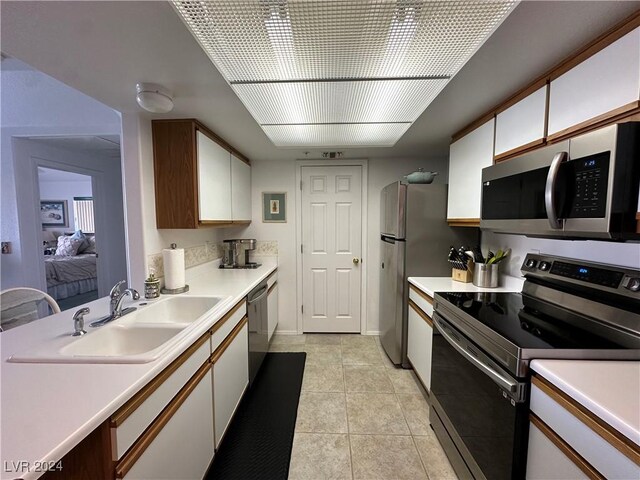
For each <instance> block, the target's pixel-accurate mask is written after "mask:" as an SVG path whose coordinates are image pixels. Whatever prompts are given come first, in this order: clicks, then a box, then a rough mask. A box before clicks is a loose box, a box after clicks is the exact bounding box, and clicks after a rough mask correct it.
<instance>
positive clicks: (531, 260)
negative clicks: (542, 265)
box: [525, 258, 538, 268]
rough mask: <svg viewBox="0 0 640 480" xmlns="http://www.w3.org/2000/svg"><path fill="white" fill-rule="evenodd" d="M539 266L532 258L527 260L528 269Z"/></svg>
mask: <svg viewBox="0 0 640 480" xmlns="http://www.w3.org/2000/svg"><path fill="white" fill-rule="evenodd" d="M537 264H538V262H536V261H535V260H534V259H533V258H530V259H529V260H527V263H526V264H525V265H526V267H527V268H536V265H537Z"/></svg>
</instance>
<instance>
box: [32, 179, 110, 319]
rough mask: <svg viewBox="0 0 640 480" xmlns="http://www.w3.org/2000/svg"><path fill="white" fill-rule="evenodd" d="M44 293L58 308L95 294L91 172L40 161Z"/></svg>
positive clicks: (95, 296)
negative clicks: (64, 168)
mask: <svg viewBox="0 0 640 480" xmlns="http://www.w3.org/2000/svg"><path fill="white" fill-rule="evenodd" d="M38 184H39V190H40V221H41V222H42V249H43V254H44V265H45V269H44V272H45V282H46V286H47V293H48V294H49V295H51V297H53V298H54V299H55V300H56V302H57V303H58V305H59V306H60V309H61V310H67V309H70V308H73V307H76V306H78V305H82V304H83V303H87V302H90V301H93V300H96V299H97V298H98V278H99V277H98V264H97V257H98V253H97V251H96V229H95V215H94V208H93V188H92V178H91V176H89V175H83V174H79V173H74V172H70V171H65V170H58V169H54V168H46V167H38Z"/></svg>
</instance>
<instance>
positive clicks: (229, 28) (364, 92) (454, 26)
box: [173, 0, 517, 146]
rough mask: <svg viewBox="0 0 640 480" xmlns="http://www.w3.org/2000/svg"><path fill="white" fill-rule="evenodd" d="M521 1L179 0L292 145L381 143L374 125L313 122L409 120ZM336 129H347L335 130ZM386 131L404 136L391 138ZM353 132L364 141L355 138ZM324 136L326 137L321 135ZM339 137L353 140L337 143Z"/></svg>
mask: <svg viewBox="0 0 640 480" xmlns="http://www.w3.org/2000/svg"><path fill="white" fill-rule="evenodd" d="M516 3H517V2H515V1H512V0H506V1H469V0H453V1H437V0H436V1H424V0H362V1H345V0H288V1H287V0H214V1H183V0H173V4H174V6H175V8H176V10H177V11H178V13H179V15H180V16H181V17H182V19H183V21H184V22H185V23H186V25H187V26H188V28H189V29H190V30H191V32H192V34H193V35H194V36H195V37H196V39H197V40H198V42H199V43H200V45H201V46H202V48H203V49H204V50H205V52H206V53H207V55H208V56H209V58H210V59H211V60H212V61H213V63H214V64H215V65H216V67H217V68H218V69H219V70H220V72H221V73H222V75H223V76H224V77H225V79H226V80H227V81H228V82H229V84H230V85H231V86H232V88H233V90H234V92H235V93H236V95H238V97H239V98H240V100H241V101H242V102H243V103H244V105H245V106H246V107H247V109H248V110H249V112H250V113H251V114H252V115H253V117H254V118H255V119H256V121H257V122H258V123H259V124H260V125H261V126H263V129H264V131H265V133H267V135H268V136H269V138H270V139H271V140H272V141H273V142H274V144H275V145H276V146H290V145H291V142H293V141H294V138H300V139H302V138H305V139H307V140H308V141H309V142H314V145H318V146H328V145H339V146H348V145H349V144H351V143H353V144H355V145H358V146H361V145H364V144H365V143H366V144H367V145H368V146H375V145H376V142H373V143H371V137H370V133H371V132H373V131H377V130H375V129H374V128H372V127H365V128H362V129H354V128H347V127H344V126H343V127H339V126H338V125H334V126H333V128H332V129H320V128H317V127H318V125H319V124H327V123H334V124H337V123H343V124H349V123H358V122H362V123H364V122H370V123H376V122H377V123H380V124H385V125H386V126H387V127H389V125H391V124H392V122H408V123H409V124H410V123H412V122H413V121H415V120H416V119H417V118H418V116H419V115H421V114H422V112H424V110H425V109H426V108H427V106H428V105H429V103H430V102H431V101H432V100H433V99H434V98H435V97H436V96H437V94H438V93H439V92H440V91H441V90H442V89H443V88H444V86H445V85H446V83H447V81H448V80H447V79H449V78H450V77H451V76H452V75H454V74H455V73H456V72H457V71H458V70H459V69H460V68H461V67H462V65H464V63H465V62H466V61H467V60H468V59H469V58H470V57H471V55H472V54H473V53H474V52H475V51H476V49H477V48H478V47H479V46H480V45H481V44H482V43H483V42H484V41H485V40H486V38H487V37H488V36H489V35H490V34H491V33H492V32H493V31H494V29H495V28H496V27H497V26H498V25H499V24H500V23H501V22H502V21H503V20H504V18H506V16H507V15H508V14H509V13H510V12H511V10H512V9H513V7H514V5H515V4H516ZM434 77H435V78H439V79H437V80H436V79H434ZM390 78H393V79H395V80H393V81H392V80H389V79H390ZM337 80H342V82H338V81H337ZM396 81H397V82H398V83H392V82H396ZM276 82H285V83H280V84H279V83H276ZM303 82H307V83H303ZM402 82H404V83H402ZM358 83H361V85H358ZM291 124H300V125H305V128H300V129H298V130H296V131H295V133H292V132H293V130H290V129H289V130H287V129H277V128H267V126H269V127H271V126H275V125H289V126H290V125H291ZM311 125H314V127H315V128H317V130H316V131H315V133H312V128H311ZM402 125H403V126H402V128H395V127H393V128H392V127H389V128H384V129H381V130H379V131H378V133H379V134H380V135H381V136H380V141H379V142H378V143H377V144H378V145H380V146H386V145H393V144H395V142H396V141H397V140H398V139H399V138H400V136H401V135H402V134H403V133H404V132H405V131H406V130H407V129H408V126H404V123H403V124H402ZM340 128H342V129H343V133H340V134H338V133H337V131H338V130H339V129H340ZM283 132H288V133H286V134H285V133H283ZM390 132H395V133H396V134H398V133H399V135H400V136H398V137H397V138H395V139H390V137H389V138H388V135H390ZM348 133H349V134H352V135H364V136H365V137H366V138H361V139H350V138H347V134H348ZM322 135H328V136H327V137H326V138H324V139H320V136H322ZM338 137H339V138H345V139H346V140H345V141H346V142H347V143H345V144H342V145H341V144H339V143H335V142H336V141H337V140H336V138H338ZM278 139H280V140H281V141H282V143H279V140H278ZM299 146H310V144H309V143H300V145H299Z"/></svg>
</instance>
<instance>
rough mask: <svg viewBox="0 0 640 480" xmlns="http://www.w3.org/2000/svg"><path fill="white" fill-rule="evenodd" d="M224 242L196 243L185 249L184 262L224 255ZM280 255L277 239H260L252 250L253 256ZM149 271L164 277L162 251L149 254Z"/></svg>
mask: <svg viewBox="0 0 640 480" xmlns="http://www.w3.org/2000/svg"><path fill="white" fill-rule="evenodd" d="M222 252H223V248H222V242H220V243H215V242H206V244H205V245H195V246H193V247H186V248H185V249H184V263H185V267H186V268H191V267H195V266H197V265H201V264H203V263H207V262H211V261H213V260H216V259H218V258H221V257H222ZM277 255H278V242H277V241H275V240H266V241H265V240H258V241H257V242H256V249H255V250H254V251H253V252H251V257H272V256H277ZM147 264H148V269H149V272H148V273H150V272H154V274H155V276H156V277H164V266H163V264H162V252H160V253H152V254H151V255H148V256H147Z"/></svg>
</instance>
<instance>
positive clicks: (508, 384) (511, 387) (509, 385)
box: [434, 318, 518, 393]
mask: <svg viewBox="0 0 640 480" xmlns="http://www.w3.org/2000/svg"><path fill="white" fill-rule="evenodd" d="M434 320H435V322H436V324H437V325H438V327H440V328H439V329H438V330H439V331H440V334H441V335H442V336H443V337H444V339H445V340H446V341H447V342H449V343H450V344H451V346H452V347H453V348H455V349H456V350H457V351H458V353H460V354H461V355H462V356H463V357H464V358H466V359H467V360H469V361H470V362H471V363H472V364H473V365H475V366H476V367H477V368H479V369H480V370H481V371H483V372H484V373H485V374H486V375H487V376H488V377H489V378H491V379H492V380H493V381H494V382H495V383H497V384H498V385H500V387H502V388H503V389H504V390H506V391H507V392H511V393H516V392H517V391H518V383H517V382H514V381H513V380H511V379H509V378H506V377H505V376H504V375H500V374H499V373H498V372H496V371H495V370H494V369H493V368H491V367H489V366H488V365H486V364H485V363H483V362H481V361H480V360H478V359H477V358H476V357H475V356H473V355H472V354H471V353H469V352H467V350H466V349H465V348H464V347H463V346H462V345H460V344H459V343H458V342H456V341H455V339H454V338H453V337H451V336H450V335H449V334H448V333H447V332H446V331H445V329H446V326H445V325H443V324H442V322H441V321H439V319H438V318H434Z"/></svg>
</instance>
